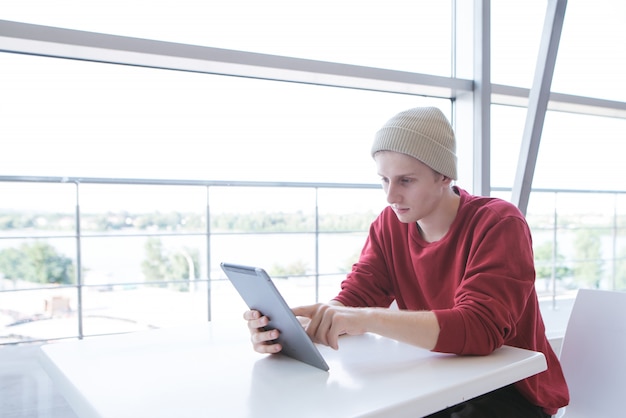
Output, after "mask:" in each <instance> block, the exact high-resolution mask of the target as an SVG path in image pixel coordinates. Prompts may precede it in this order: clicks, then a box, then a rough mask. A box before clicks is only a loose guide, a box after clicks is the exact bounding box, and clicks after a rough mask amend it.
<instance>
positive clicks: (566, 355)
mask: <svg viewBox="0 0 626 418" xmlns="http://www.w3.org/2000/svg"><path fill="white" fill-rule="evenodd" d="M560 359H561V365H562V366H563V372H564V374H565V379H566V380H567V383H568V386H569V390H570V396H571V401H570V404H569V406H567V408H565V414H564V417H565V418H575V417H585V418H590V417H618V416H620V417H622V416H624V400H626V391H625V390H624V388H625V386H623V385H625V384H626V292H609V291H603V290H589V289H581V290H579V291H578V295H577V296H576V300H575V301H574V306H573V308H572V313H571V316H570V318H569V322H568V324H567V329H566V331H565V337H564V338H563V346H562V348H561V355H560Z"/></svg>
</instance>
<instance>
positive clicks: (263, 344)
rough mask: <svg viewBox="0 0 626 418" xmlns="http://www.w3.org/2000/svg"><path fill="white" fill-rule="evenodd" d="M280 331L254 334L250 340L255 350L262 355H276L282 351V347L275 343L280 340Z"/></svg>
mask: <svg viewBox="0 0 626 418" xmlns="http://www.w3.org/2000/svg"><path fill="white" fill-rule="evenodd" d="M279 335H280V332H279V331H278V330H275V329H273V330H269V331H259V332H255V333H252V335H251V337H250V339H251V340H252V346H253V347H254V350H255V351H257V352H259V353H262V354H266V353H267V354H274V353H278V352H279V351H280V350H282V348H283V347H282V346H281V345H280V344H278V343H276V342H274V341H276V339H277V338H278V336H279Z"/></svg>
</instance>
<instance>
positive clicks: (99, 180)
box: [0, 176, 381, 189]
mask: <svg viewBox="0 0 626 418" xmlns="http://www.w3.org/2000/svg"><path fill="white" fill-rule="evenodd" d="M0 182H15V183H20V182H23V183H79V184H128V185H148V186H206V187H280V188H320V189H380V187H381V186H380V184H367V183H316V182H284V181H231V180H183V179H180V180H176V179H138V178H108V177H54V176H0Z"/></svg>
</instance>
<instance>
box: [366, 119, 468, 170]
mask: <svg viewBox="0 0 626 418" xmlns="http://www.w3.org/2000/svg"><path fill="white" fill-rule="evenodd" d="M378 151H395V152H400V153H402V154H406V155H410V156H411V157H413V158H417V159H418V160H420V161H421V162H423V163H424V164H426V165H427V166H429V167H430V168H432V169H433V170H435V171H437V172H438V173H441V174H443V175H445V176H447V177H449V178H451V179H453V180H456V179H457V174H456V154H455V153H456V139H455V137H454V131H453V130H452V126H450V122H448V119H446V117H445V116H444V114H443V113H442V112H441V110H439V109H437V108H436V107H416V108H414V109H409V110H406V111H404V112H400V113H398V114H397V115H396V116H394V117H393V118H391V119H389V121H388V122H387V123H386V124H385V125H384V126H383V127H382V128H381V129H380V130H379V131H378V132H376V137H375V139H374V144H373V145H372V157H373V156H374V154H375V153H376V152H378Z"/></svg>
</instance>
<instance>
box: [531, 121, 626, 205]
mask: <svg viewBox="0 0 626 418" xmlns="http://www.w3.org/2000/svg"><path fill="white" fill-rule="evenodd" d="M619 132H626V120H624V119H617V118H608V117H600V116H587V115H577V114H572V113H563V112H548V113H547V114H546V120H545V124H544V130H543V134H542V138H541V145H540V147H539V155H538V158H537V167H536V169H535V178H534V181H533V187H537V188H563V189H588V190H623V188H624V180H623V179H624V178H626V165H624V161H623V152H622V149H623V142H624V137H623V135H620V134H619ZM581 203H582V204H590V203H592V202H589V200H588V199H586V200H583V201H582V202H581Z"/></svg>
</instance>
